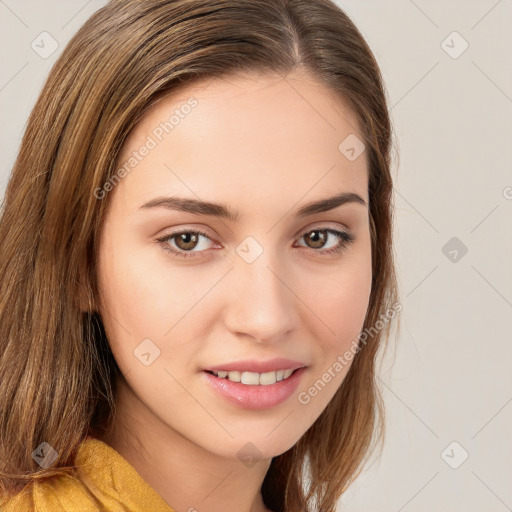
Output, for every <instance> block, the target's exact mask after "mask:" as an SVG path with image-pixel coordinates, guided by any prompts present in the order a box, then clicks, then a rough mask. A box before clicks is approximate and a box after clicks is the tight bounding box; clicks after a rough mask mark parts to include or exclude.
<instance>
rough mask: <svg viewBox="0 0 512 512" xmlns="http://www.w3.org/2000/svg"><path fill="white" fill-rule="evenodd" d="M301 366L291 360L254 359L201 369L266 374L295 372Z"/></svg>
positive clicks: (301, 364) (302, 364)
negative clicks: (278, 371) (280, 371)
mask: <svg viewBox="0 0 512 512" xmlns="http://www.w3.org/2000/svg"><path fill="white" fill-rule="evenodd" d="M303 366H307V365H306V364H304V363H301V362H299V361H292V360H291V359H285V358H282V357H278V358H276V359H270V360H268V361H257V360H256V359H246V360H244V361H234V362H232V363H226V364H219V365H217V366H209V367H208V368H203V370H208V371H215V372H218V371H222V370H225V371H227V372H234V371H239V372H254V373H266V372H276V371H277V370H296V369H297V368H302V367H303Z"/></svg>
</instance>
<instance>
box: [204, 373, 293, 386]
mask: <svg viewBox="0 0 512 512" xmlns="http://www.w3.org/2000/svg"><path fill="white" fill-rule="evenodd" d="M212 373H213V374H214V375H216V376H217V377H220V378H221V379H225V378H227V379H228V380H230V381H232V382H241V383H242V384H247V385H249V386H258V385H261V386H269V385H271V384H275V383H276V382H279V381H281V380H284V379H287V378H288V377H289V376H290V375H291V374H292V373H293V370H277V371H276V372H266V373H255V372H237V371H233V372H227V371H218V372H213V371H212Z"/></svg>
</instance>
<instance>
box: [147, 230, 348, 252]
mask: <svg viewBox="0 0 512 512" xmlns="http://www.w3.org/2000/svg"><path fill="white" fill-rule="evenodd" d="M313 231H324V232H326V233H329V234H331V235H334V236H336V237H337V238H338V239H339V244H338V245H337V246H336V247H332V248H331V249H325V250H321V249H320V250H316V249H311V248H309V250H310V251H313V252H315V253H319V254H322V255H330V254H337V253H341V252H342V251H344V250H345V248H346V247H347V246H348V245H350V244H351V243H352V242H354V240H355V237H354V235H351V234H350V233H347V232H346V231H338V230H336V229H331V228H324V229H322V228H315V229H311V230H309V231H306V232H305V233H304V234H302V235H301V236H300V238H302V237H303V236H305V235H308V234H309V233H312V232H313ZM187 233H192V234H194V235H202V236H204V237H206V238H208V239H209V240H210V237H209V236H208V235H207V234H206V233H205V232H204V231H201V230H200V229H196V230H183V231H176V232H175V233H171V234H167V235H164V236H162V237H160V238H157V241H158V242H159V243H160V245H161V247H162V249H163V250H164V251H166V252H168V253H170V254H171V255H172V256H176V257H178V258H184V259H187V258H195V257H196V256H195V255H194V254H195V252H193V251H177V250H176V249H172V248H171V247H169V244H168V243H167V242H169V241H170V240H172V239H173V238H174V237H176V236H178V235H184V234H187ZM300 238H299V239H300ZM301 247H302V246H301ZM196 252H204V251H196Z"/></svg>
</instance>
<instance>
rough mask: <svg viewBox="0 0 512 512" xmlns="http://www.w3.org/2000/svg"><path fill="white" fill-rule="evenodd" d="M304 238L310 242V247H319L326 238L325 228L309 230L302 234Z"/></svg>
mask: <svg viewBox="0 0 512 512" xmlns="http://www.w3.org/2000/svg"><path fill="white" fill-rule="evenodd" d="M304 240H306V241H307V243H309V244H310V247H311V248H312V249H321V248H322V247H323V246H324V244H325V242H326V240H327V231H326V230H319V229H318V230H315V231H310V232H309V233H306V234H305V235H304Z"/></svg>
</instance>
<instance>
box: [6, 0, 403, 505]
mask: <svg viewBox="0 0 512 512" xmlns="http://www.w3.org/2000/svg"><path fill="white" fill-rule="evenodd" d="M390 147H391V127H390V121H389V118H388V111H387V106H386V98H385V93H384V88H383V84H382V79H381V75H380V72H379V69H378V66H377V64H376V62H375V59H374V57H373V55H372V53H371V51H370V49H369V48H368V46H367V44H366V42H365V41H364V39H363V38H362V36H361V34H360V33H359V32H358V30H357V28H356V27H355V26H354V25H353V23H352V22H351V21H350V20H349V19H348V17H347V16H346V15H345V14H344V13H343V12H342V11H341V10H340V9H339V8H338V7H337V6H336V5H335V4H334V3H332V2H330V1H329V0H314V1H311V0H308V1H303V0H279V1H276V0H256V1H255V0H250V1H239V0H238V1H235V0H219V1H211V0H182V1H177V0H174V1H172V0H148V1H145V2H138V1H136V0H123V1H120V0H117V1H111V2H110V3H108V4H107V5H106V6H105V7H104V8H102V9H100V10H99V11H97V12H96V13H95V14H94V15H93V16H92V17H91V18H90V19H89V20H88V21H87V22H86V23H85V25H84V26H83V27H82V28H81V29H80V30H79V32H78V33H77V34H76V36H75V37H74V38H73V39H72V40H71V42H70V43H69V44H68V46H67V47H66V48H65V50H64V52H63V53H62V55H61V56H60V58H59V60H58V61H57V63H56V64H55V66H54V68H53V69H52V71H51V73H50V76H49V78H48V81H47V83H46V84H45V86H44V88H43V90H42V93H41V96H40V98H39V100H38V102H37V104H36V105H35V107H34V109H33V112H32V114H31V116H30V119H29V122H28V125H27V129H26V133H25V135H24V138H23V142H22V145H21V148H20V152H19V156H18V159H17V161H16V163H15V167H14V169H13V172H12V177H11V179H10V181H9V184H8V188H7V191H6V195H5V201H4V210H3V215H2V219H1V222H0V235H1V237H0V240H1V242H0V243H1V246H0V262H1V263H0V265H1V266H0V269H1V270H0V272H1V273H0V276H1V285H0V286H1V292H2V293H1V295H0V296H1V306H0V315H1V316H0V320H1V321H0V329H1V330H2V333H1V336H0V343H1V349H2V350H1V353H2V360H1V364H0V382H1V386H2V392H1V394H0V420H1V421H0V428H1V431H0V432H1V439H2V443H1V453H0V461H1V462H0V475H1V480H0V481H1V483H2V496H3V497H4V500H5V503H4V508H2V510H7V511H11V510H46V509H47V510H50V509H51V510H62V511H63V510H66V511H69V512H70V511H73V510H77V511H78V510H91V511H92V510H130V511H133V512H136V511H139V510H140V511H141V510H161V511H170V510H176V511H179V512H181V511H185V510H189V511H192V510H210V511H213V510H238V511H241V512H243V511H247V512H249V511H251V512H261V511H269V510H270V511H274V512H278V511H286V512H298V511H304V510H307V511H314V510H322V511H334V510H335V508H336V502H337V500H338V499H339V497H340V496H341V494H342V493H343V492H344V491H345V490H346V489H347V487H348V486H349V485H350V483H351V482H352V481H353V480H354V479H355V477H356V476H357V475H358V474H359V472H360V471H361V469H362V467H363V464H364V462H365V461H366V460H367V457H368V456H369V454H370V453H371V451H372V448H373V446H374V444H375V443H376V442H377V441H378V440H382V433H383V410H382V403H381V398H380V395H379V392H378V389H377V387H376V385H375V362H376V356H377V353H378V349H379V347H380V345H381V344H382V343H383V342H384V340H385V339H386V335H389V332H390V326H391V324H392V322H391V320H392V318H393V317H395V316H396V312H397V311H398V310H399V309H400V304H398V302H397V286H396V279H395V273H394V264H393V250H392V180H391V176H390ZM171 507H172V508H171Z"/></svg>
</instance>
